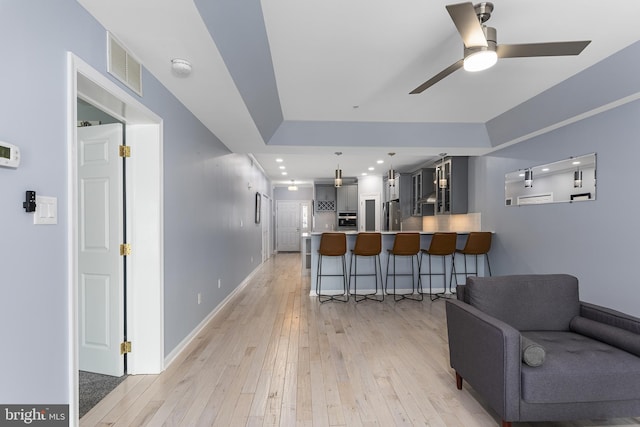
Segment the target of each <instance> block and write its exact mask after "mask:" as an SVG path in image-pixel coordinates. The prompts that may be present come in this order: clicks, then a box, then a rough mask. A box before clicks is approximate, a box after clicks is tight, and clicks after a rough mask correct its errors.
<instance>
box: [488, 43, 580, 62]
mask: <svg viewBox="0 0 640 427" xmlns="http://www.w3.org/2000/svg"><path fill="white" fill-rule="evenodd" d="M589 43H591V40H583V41H575V42H554V43H528V44H501V45H499V46H498V48H497V53H498V58H526V57H532V56H566V55H579V54H580V53H581V52H582V51H583V50H584V48H585V47H587V45H588V44H589Z"/></svg>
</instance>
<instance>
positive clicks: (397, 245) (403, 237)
mask: <svg viewBox="0 0 640 427" xmlns="http://www.w3.org/2000/svg"><path fill="white" fill-rule="evenodd" d="M419 252H420V233H398V234H396V237H395V239H394V241H393V248H392V249H388V253H389V257H388V258H387V274H386V284H385V290H386V292H387V295H393V300H394V301H400V300H402V299H410V300H414V301H422V292H421V291H422V285H421V284H420V274H418V287H417V288H416V285H415V279H414V269H413V259H414V257H415V259H416V263H417V264H418V273H420V261H419V260H418V253H419ZM399 256H401V257H410V260H411V273H396V258H397V257H399ZM392 257H393V292H389V261H390V260H391V258H392ZM396 276H411V293H403V294H399V293H397V292H396ZM416 290H417V291H418V295H419V296H418V297H411V296H410V295H413V294H414V293H415V292H416Z"/></svg>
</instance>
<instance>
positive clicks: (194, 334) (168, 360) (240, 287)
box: [164, 263, 264, 370]
mask: <svg viewBox="0 0 640 427" xmlns="http://www.w3.org/2000/svg"><path fill="white" fill-rule="evenodd" d="M263 265H264V263H263V264H261V265H259V266H258V267H257V268H256V269H255V270H253V271H252V272H251V273H249V275H248V276H247V277H245V279H244V280H243V281H242V283H240V284H239V285H238V286H237V287H236V288H235V289H234V290H233V291H232V292H231V293H230V294H229V295H227V297H226V298H225V299H224V300H222V302H221V303H220V304H218V305H217V306H216V308H214V309H213V310H212V311H211V313H209V314H208V315H207V317H205V318H204V319H203V320H202V322H200V323H199V324H198V326H196V327H195V328H194V329H193V330H192V331H191V333H190V334H189V335H187V336H186V337H185V338H184V339H183V340H182V341H180V343H179V344H178V345H177V346H176V347H175V348H174V349H173V350H171V352H170V353H169V354H168V355H166V356H165V358H164V369H165V370H166V369H167V368H168V367H169V365H170V364H171V363H173V362H174V361H175V360H176V359H177V358H178V356H179V355H180V353H182V352H183V351H184V350H185V349H186V348H187V347H188V346H189V344H190V343H191V341H193V339H194V338H195V337H197V336H198V334H199V333H200V332H201V331H202V330H203V329H204V328H205V327H206V326H207V325H208V324H209V322H210V321H211V320H212V319H213V318H214V317H215V316H216V315H217V314H218V313H220V311H221V310H222V309H223V308H224V307H225V306H226V305H227V304H228V303H230V302H231V301H232V300H233V299H234V298H235V297H236V295H237V294H238V293H239V292H240V291H242V290H243V289H244V288H245V287H246V286H247V285H248V284H249V282H250V281H251V279H252V278H253V276H254V275H255V274H256V273H257V272H258V270H260V268H262V266H263Z"/></svg>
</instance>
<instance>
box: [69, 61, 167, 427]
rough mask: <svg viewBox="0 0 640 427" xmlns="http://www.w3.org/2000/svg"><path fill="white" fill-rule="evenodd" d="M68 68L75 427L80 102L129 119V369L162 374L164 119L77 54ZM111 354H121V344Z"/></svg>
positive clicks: (74, 408) (73, 407) (74, 414)
mask: <svg viewBox="0 0 640 427" xmlns="http://www.w3.org/2000/svg"><path fill="white" fill-rule="evenodd" d="M67 65H68V103H67V117H68V119H67V122H68V124H67V125H68V135H69V139H68V165H69V166H68V180H67V181H68V186H69V188H68V194H69V206H68V218H67V229H68V248H69V254H68V259H69V266H68V271H69V287H68V289H69V292H68V294H69V325H70V328H69V337H68V342H69V355H70V356H69V367H68V369H69V406H70V408H69V410H70V417H71V425H74V424H75V422H76V420H77V419H78V395H79V391H78V388H79V376H78V371H79V367H80V364H79V357H80V356H79V346H78V340H79V337H80V334H79V330H80V328H79V322H80V318H79V316H78V309H79V304H78V299H79V296H80V292H79V287H80V286H82V284H81V278H80V274H79V273H78V268H79V242H80V231H79V230H80V229H81V220H80V215H79V214H78V212H79V203H80V189H79V185H78V180H79V170H78V166H77V165H78V163H77V162H78V158H79V155H80V152H79V149H78V147H79V145H78V138H77V134H76V125H77V121H78V114H77V99H82V100H84V101H86V102H88V103H90V104H92V105H94V106H96V107H97V108H99V109H100V110H102V111H104V112H106V113H107V114H109V115H110V116H112V117H114V118H116V119H117V120H118V121H120V122H122V123H124V124H125V132H124V135H125V139H126V141H127V145H129V146H130V147H131V152H132V157H131V158H130V159H129V160H128V166H127V173H128V181H129V183H130V190H129V191H128V192H127V194H126V198H125V201H126V205H127V216H128V217H129V224H130V225H131V227H130V228H131V230H130V232H128V233H127V236H128V239H127V240H128V243H130V244H131V246H132V252H131V255H130V256H128V257H127V258H128V261H127V277H128V280H129V283H130V286H128V289H127V292H126V294H125V295H123V296H124V297H125V298H126V299H127V301H128V304H127V311H126V313H123V321H124V319H127V341H130V342H131V347H132V352H131V353H129V354H128V357H127V359H128V360H127V365H128V366H127V370H128V372H129V373H130V374H157V373H160V372H162V370H163V369H164V342H163V335H164V334H163V330H164V325H163V319H164V316H163V222H162V205H163V202H162V119H161V118H160V117H158V116H156V115H155V114H154V113H153V112H151V111H150V110H149V109H148V108H146V107H145V106H144V105H142V104H141V103H140V102H139V101H137V100H136V99H135V98H133V97H132V96H130V95H129V94H128V93H127V92H125V91H124V90H123V89H121V88H120V87H119V86H117V85H116V84H115V83H113V82H112V81H111V80H109V79H108V78H106V77H105V76H104V75H102V74H101V73H99V72H98V71H96V70H95V69H93V68H92V67H91V66H89V65H88V64H87V63H85V62H84V61H82V60H81V59H80V58H78V57H76V56H75V55H73V54H72V53H69V54H68V57H67ZM108 347H109V351H113V352H117V353H118V354H119V352H120V345H117V346H115V347H117V348H113V347H114V345H113V343H109V344H108Z"/></svg>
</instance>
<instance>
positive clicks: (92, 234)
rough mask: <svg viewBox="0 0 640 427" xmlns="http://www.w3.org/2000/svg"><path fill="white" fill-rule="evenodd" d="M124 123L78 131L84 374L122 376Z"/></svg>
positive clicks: (80, 330)
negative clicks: (122, 149)
mask: <svg viewBox="0 0 640 427" xmlns="http://www.w3.org/2000/svg"><path fill="white" fill-rule="evenodd" d="M122 139H123V127H122V124H120V123H114V124H108V125H100V126H88V127H80V128H78V129H77V140H78V147H77V148H78V149H77V167H78V228H77V229H78V245H77V248H78V249H77V250H78V275H77V277H78V352H79V368H80V370H84V371H89V372H96V373H101V374H106V375H113V376H122V375H123V374H124V357H123V356H122V355H121V354H120V343H121V342H122V338H123V334H124V308H123V304H124V302H123V296H124V289H123V287H124V286H123V261H122V257H121V256H120V244H121V243H122V234H123V232H122V230H123V221H124V219H123V209H122V206H123V172H122V159H121V158H120V157H119V146H120V145H121V144H122Z"/></svg>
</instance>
